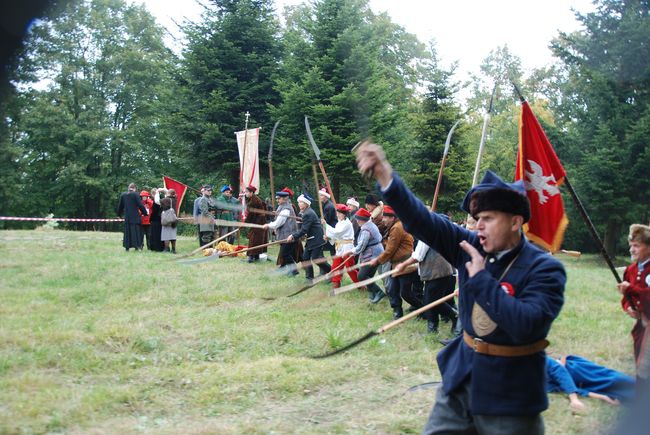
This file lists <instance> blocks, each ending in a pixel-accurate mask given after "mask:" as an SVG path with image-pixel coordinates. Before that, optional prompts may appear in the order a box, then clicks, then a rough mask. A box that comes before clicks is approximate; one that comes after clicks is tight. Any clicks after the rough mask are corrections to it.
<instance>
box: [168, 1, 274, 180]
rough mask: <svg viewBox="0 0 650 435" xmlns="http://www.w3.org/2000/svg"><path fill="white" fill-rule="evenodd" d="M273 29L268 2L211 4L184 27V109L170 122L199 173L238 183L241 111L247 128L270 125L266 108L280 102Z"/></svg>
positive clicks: (272, 13)
mask: <svg viewBox="0 0 650 435" xmlns="http://www.w3.org/2000/svg"><path fill="white" fill-rule="evenodd" d="M278 31H279V25H278V23H277V21H276V18H275V15H274V12H273V2H272V1H271V0H213V1H212V2H211V7H209V8H208V9H206V11H205V13H204V15H203V20H202V22H200V23H198V24H193V25H189V26H187V28H186V33H187V37H188V45H187V47H186V49H185V51H184V61H183V74H182V79H181V80H182V82H181V83H182V85H183V93H182V95H181V97H182V101H183V107H181V108H180V109H179V111H178V112H177V113H176V116H175V119H176V122H177V125H178V127H179V128H180V130H181V131H182V133H183V136H184V137H185V139H186V140H187V141H188V142H189V143H190V154H191V158H192V160H193V162H194V165H195V168H197V169H198V170H199V171H201V172H203V173H214V172H217V173H219V174H220V175H221V176H222V177H223V178H224V179H226V180H230V182H231V183H234V184H235V185H237V184H238V180H239V156H238V151H237V144H236V141H235V134H234V133H235V131H238V130H242V129H243V128H244V121H245V113H246V112H249V113H250V115H251V117H250V123H249V128H251V127H256V126H262V127H264V128H265V129H264V130H262V133H265V132H266V130H270V128H269V127H270V126H272V125H273V124H272V119H271V116H270V115H269V109H268V106H269V105H275V104H278V102H279V95H278V93H277V92H276V91H275V89H274V79H275V76H276V74H277V69H278V64H279V60H280V56H281V46H280V44H279V37H278ZM266 133H267V134H270V131H268V132H266ZM260 145H262V141H260Z"/></svg>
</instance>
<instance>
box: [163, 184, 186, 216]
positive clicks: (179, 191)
mask: <svg viewBox="0 0 650 435" xmlns="http://www.w3.org/2000/svg"><path fill="white" fill-rule="evenodd" d="M163 184H164V185H165V189H167V190H169V189H174V191H176V198H177V201H176V210H175V211H176V215H177V216H178V211H179V210H180V209H181V203H182V202H183V198H184V197H185V192H187V184H183V183H181V182H180V181H176V180H174V179H173V178H169V177H167V176H166V175H163Z"/></svg>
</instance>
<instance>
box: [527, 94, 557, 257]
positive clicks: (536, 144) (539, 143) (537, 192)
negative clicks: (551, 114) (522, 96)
mask: <svg viewBox="0 0 650 435" xmlns="http://www.w3.org/2000/svg"><path fill="white" fill-rule="evenodd" d="M565 176H566V172H564V168H563V167H562V163H560V159H558V157H557V155H556V154H555V151H554V150H553V146H552V145H551V143H550V142H549V140H548V138H547V137H546V134H545V133H544V130H543V129H542V126H541V125H540V124H539V122H538V121H537V118H536V117H535V115H534V114H533V111H532V110H531V109H530V106H529V105H528V102H526V101H525V102H523V103H522V105H521V117H520V118H519V152H518V153H517V169H516V172H515V181H517V180H523V181H524V184H525V186H526V193H527V194H528V200H529V201H530V220H529V221H528V223H527V224H526V225H525V226H524V230H525V231H526V236H527V237H528V238H529V239H530V240H532V241H533V242H535V243H536V244H537V245H539V246H542V247H543V248H545V249H547V250H549V251H551V252H556V251H558V250H559V249H560V246H561V245H562V239H563V237H564V230H565V229H566V226H567V225H568V224H569V220H568V219H567V217H566V214H565V212H564V202H563V201H562V195H561V194H560V185H561V184H562V183H563V182H564V177H565Z"/></svg>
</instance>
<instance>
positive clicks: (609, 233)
mask: <svg viewBox="0 0 650 435" xmlns="http://www.w3.org/2000/svg"><path fill="white" fill-rule="evenodd" d="M620 233H621V224H620V223H619V222H617V221H615V220H609V221H607V229H606V230H605V239H604V240H603V244H604V245H605V250H606V251H607V253H608V254H609V256H610V257H611V258H612V259H615V258H616V243H617V242H618V239H619V236H620Z"/></svg>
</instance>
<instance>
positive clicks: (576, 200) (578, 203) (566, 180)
mask: <svg viewBox="0 0 650 435" xmlns="http://www.w3.org/2000/svg"><path fill="white" fill-rule="evenodd" d="M512 86H513V87H514V88H515V92H516V93H517V95H518V96H519V101H521V102H522V103H523V102H525V101H526V100H525V98H524V97H523V95H522V94H521V92H520V91H519V88H518V87H517V85H516V84H515V82H514V81H512ZM563 184H564V185H565V186H566V188H567V190H568V191H569V194H570V195H571V199H572V200H573V203H574V204H575V206H576V208H577V209H578V212H579V213H580V217H582V220H583V221H584V223H585V225H586V226H587V229H588V230H589V234H591V238H592V239H593V240H594V242H595V243H596V246H597V247H598V249H599V250H600V254H601V255H602V256H603V258H604V259H605V262H606V263H607V266H609V269H610V270H611V271H612V274H613V275H614V278H615V279H616V282H617V283H621V282H622V281H621V277H620V275H619V274H618V271H617V270H616V267H614V262H613V261H612V258H611V257H610V256H609V254H608V253H607V250H606V249H605V244H604V243H603V241H602V240H601V239H600V237H599V236H598V233H597V232H596V227H595V226H594V224H593V222H592V221H591V218H589V215H588V214H587V210H586V209H585V207H584V206H583V205H582V201H580V198H578V195H577V194H576V191H575V190H574V189H573V186H572V185H571V183H570V182H569V177H568V176H566V175H565V176H564V183H563Z"/></svg>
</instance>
